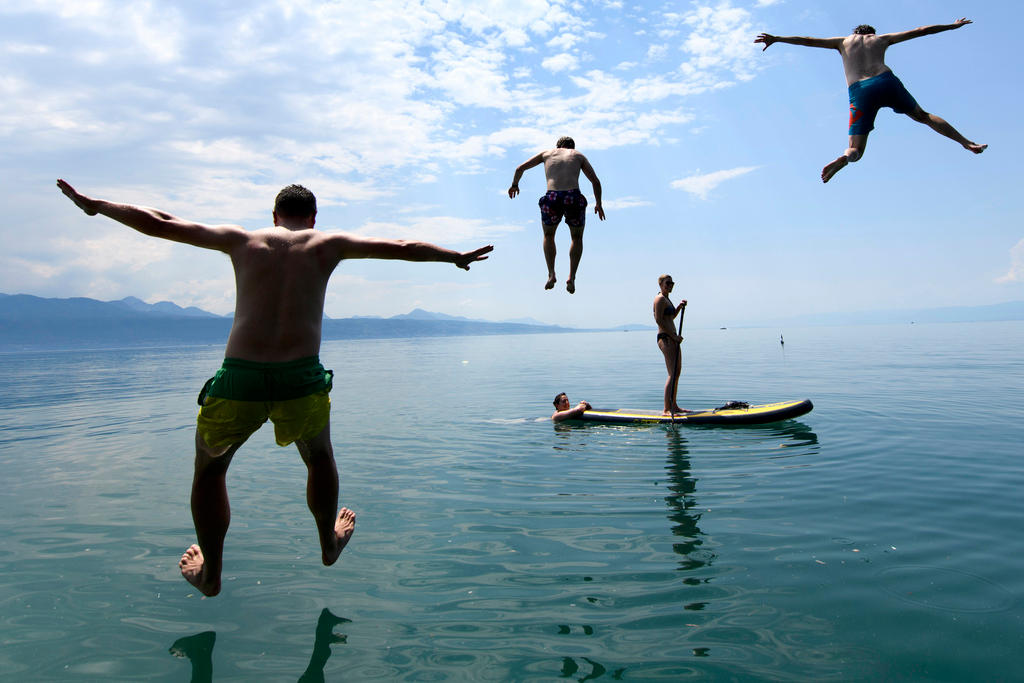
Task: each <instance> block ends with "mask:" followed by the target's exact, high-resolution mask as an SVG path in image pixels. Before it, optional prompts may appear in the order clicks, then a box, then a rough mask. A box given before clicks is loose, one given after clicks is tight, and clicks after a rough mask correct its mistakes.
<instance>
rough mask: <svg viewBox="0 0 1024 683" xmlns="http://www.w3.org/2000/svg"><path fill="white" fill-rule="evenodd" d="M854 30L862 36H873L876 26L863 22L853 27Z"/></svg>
mask: <svg viewBox="0 0 1024 683" xmlns="http://www.w3.org/2000/svg"><path fill="white" fill-rule="evenodd" d="M853 32H854V33H855V34H859V35H862V36H873V35H875V27H874V26H870V25H869V24H861V25H860V26H858V27H857V28H855V29H853Z"/></svg>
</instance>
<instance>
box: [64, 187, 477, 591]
mask: <svg viewBox="0 0 1024 683" xmlns="http://www.w3.org/2000/svg"><path fill="white" fill-rule="evenodd" d="M57 186H58V187H60V189H61V191H62V192H64V194H65V195H67V197H68V198H69V199H71V201H73V202H74V203H75V204H76V205H77V206H78V208H80V209H81V210H82V211H84V212H85V213H86V214H88V215H90V216H94V215H96V214H101V215H103V216H107V217H108V218H112V219H113V220H115V221H118V222H119V223H123V224H124V225H127V226H128V227H130V228H134V229H135V230H138V231H139V232H141V233H143V234H145V235H150V236H153V237H161V238H163V239H168V240H172V241H175V242H184V243H185V244H191V245H193V246H196V247H202V248H204V249H213V250H216V251H221V252H224V253H225V254H227V255H228V256H230V257H231V264H232V266H233V267H234V271H235V288H236V294H235V299H236V301H235V317H234V321H233V323H232V325H231V333H230V335H229V336H228V343H227V348H226V349H225V352H224V355H225V359H224V365H223V367H221V369H220V370H218V371H217V374H216V375H215V376H214V377H213V378H211V379H210V381H208V382H207V383H206V386H204V387H203V390H202V392H201V393H200V397H199V401H200V405H201V406H202V407H201V408H200V411H199V418H198V423H197V427H196V460H195V475H194V477H193V479H192V520H193V522H194V523H195V528H196V537H197V543H196V544H192V545H191V546H190V547H189V548H188V549H187V550H186V551H185V553H184V554H183V555H182V556H181V560H180V561H179V563H178V566H179V568H180V569H181V574H182V576H184V577H185V579H186V580H187V581H188V582H189V583H191V584H192V585H193V586H195V587H196V588H198V589H199V590H200V591H201V592H202V593H203V594H204V595H216V594H217V593H219V592H220V587H221V586H220V584H221V561H222V557H223V553H224V536H225V535H226V534H227V530H228V524H229V522H230V521H231V509H230V506H229V504H228V492H227V486H226V484H225V475H226V474H227V470H228V465H230V464H231V458H232V457H233V456H234V454H235V452H236V451H237V450H238V448H239V447H240V446H241V445H242V444H243V443H245V440H246V439H248V438H249V436H251V435H252V433H253V432H255V431H256V430H257V429H259V428H260V426H261V425H262V424H263V423H265V422H266V421H267V419H270V420H271V421H272V422H273V423H274V434H275V438H276V440H277V443H278V444H279V445H281V446H286V445H288V444H290V443H294V444H295V445H296V447H298V449H299V454H300V455H301V456H302V460H303V462H304V463H305V464H306V468H307V472H308V476H307V483H306V502H307V504H308V505H309V510H310V512H312V513H313V519H314V520H315V521H316V527H317V532H318V534H319V537H320V549H321V554H322V558H323V563H324V564H325V565H332V564H334V562H335V561H337V559H338V556H339V555H341V551H342V550H343V549H344V548H345V545H346V544H347V543H348V541H349V539H350V538H351V536H352V532H353V531H354V530H355V523H356V516H355V513H354V512H352V511H351V510H349V509H348V508H341V510H339V511H337V512H335V511H336V510H338V469H337V466H336V465H335V461H334V450H333V448H332V446H331V434H330V429H331V428H330V406H331V402H330V398H328V392H329V391H330V389H331V377H332V373H331V371H330V370H324V368H323V366H322V365H321V364H320V361H319V353H320V328H321V322H322V320H323V313H324V296H325V295H326V291H327V282H328V280H329V279H330V276H331V273H332V272H333V271H334V269H335V267H336V266H337V265H338V263H339V262H340V261H341V260H342V259H356V258H377V259H400V260H403V261H443V262H446V263H454V264H455V265H456V266H458V267H459V268H463V269H464V270H469V265H470V264H471V263H474V262H476V261H482V260H484V259H486V258H487V256H486V254H487V253H489V252H490V251H491V250H492V249H493V248H494V247H491V246H486V247H481V248H479V249H475V250H473V251H468V252H462V253H459V252H456V251H451V250H449V249H444V248H442V247H438V246H435V245H433V244H428V243H425V242H407V241H403V240H384V239H374V238H368V237H358V236H356V235H349V234H345V233H325V232H320V231H317V230H315V229H314V224H315V222H316V198H315V197H314V196H313V193H312V192H310V191H309V190H307V189H306V188H304V187H302V186H300V185H289V186H288V187H286V188H284V189H283V190H281V192H280V194H278V195H277V200H276V201H275V203H274V213H273V217H274V226H273V227H270V228H263V229H262V230H255V231H247V230H245V229H244V228H242V227H241V226H237V225H203V224H201V223H193V222H190V221H186V220H183V219H181V218H176V217H174V216H172V215H170V214H167V213H164V212H163V211H158V210H156V209H148V208H144V207H139V206H132V205H128V204H114V203H112V202H108V201H104V200H101V199H93V198H90V197H86V196H85V195H83V194H80V193H78V192H76V191H75V189H74V188H73V187H71V185H69V184H68V183H66V182H65V181H63V180H58V181H57Z"/></svg>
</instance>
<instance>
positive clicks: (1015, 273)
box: [996, 239, 1024, 284]
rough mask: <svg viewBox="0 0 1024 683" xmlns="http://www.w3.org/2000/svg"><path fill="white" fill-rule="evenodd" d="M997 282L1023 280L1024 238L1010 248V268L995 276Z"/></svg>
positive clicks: (1006, 282) (1004, 282)
mask: <svg viewBox="0 0 1024 683" xmlns="http://www.w3.org/2000/svg"><path fill="white" fill-rule="evenodd" d="M996 282H998V283H999V284H1011V283H1015V282H1024V239H1022V240H1021V241H1020V242H1017V244H1015V245H1013V247H1012V248H1011V249H1010V270H1008V271H1006V274H1005V275H1002V276H1000V277H998V278H996Z"/></svg>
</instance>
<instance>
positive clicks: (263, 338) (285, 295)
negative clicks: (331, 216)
mask: <svg viewBox="0 0 1024 683" xmlns="http://www.w3.org/2000/svg"><path fill="white" fill-rule="evenodd" d="M247 237H248V239H247V240H246V241H245V242H244V243H242V244H240V245H238V246H237V247H235V248H234V249H232V250H231V251H230V254H229V255H230V256H231V263H232V265H233V266H234V270H235V289H236V301H235V319H234V323H233V324H232V326H231V334H230V336H229V337H228V343H227V348H226V349H225V352H224V355H225V356H227V357H230V358H243V359H245V360H251V361H257V362H283V361H288V360H294V359H296V358H302V357H305V356H314V355H317V354H318V353H319V352H320V329H321V323H322V320H323V310H324V297H325V294H326V291H327V282H328V280H329V279H330V276H331V273H332V272H333V271H334V268H335V267H336V266H337V264H338V259H337V258H336V257H334V256H332V255H330V250H329V249H328V248H327V246H328V239H329V238H328V236H327V235H326V234H325V233H322V232H318V231H316V230H296V231H292V230H288V229H286V228H283V227H274V228H264V229H262V230H256V231H254V232H249V233H247Z"/></svg>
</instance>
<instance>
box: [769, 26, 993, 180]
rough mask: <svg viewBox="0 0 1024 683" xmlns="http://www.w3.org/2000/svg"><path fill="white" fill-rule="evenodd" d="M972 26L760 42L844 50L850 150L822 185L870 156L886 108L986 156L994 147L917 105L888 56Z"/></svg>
mask: <svg viewBox="0 0 1024 683" xmlns="http://www.w3.org/2000/svg"><path fill="white" fill-rule="evenodd" d="M969 23H971V22H970V20H968V19H966V18H964V19H960V20H959V21H954V22H953V23H952V24H935V25H933V26H921V27H919V28H915V29H912V30H910V31H902V32H900V33H884V34H882V35H880V36H879V35H875V29H874V28H872V27H871V26H868V25H867V24H861V25H860V26H858V27H857V28H855V29H853V33H852V34H851V35H848V36H846V37H845V38H802V37H798V36H788V37H783V36H773V35H771V34H770V33H762V34H760V35H759V36H757V38H755V39H754V42H755V43H764V49H765V50H767V49H768V47H769V46H770V45H772V44H773V43H789V44H791V45H803V46H805V47H823V48H829V49H832V50H838V51H839V55H840V56H841V57H842V58H843V68H844V70H845V71H846V84H847V85H848V86H849V89H850V130H849V135H850V145H849V147H848V148H847V150H846V151H845V152H843V154H842V155H841V156H840V157H839V158H837V159H836V160H835V161H832V162H831V163H829V164H828V165H827V166H825V168H823V169H822V171H821V181H822V182H824V183H827V182H828V181H829V179H831V178H832V176H834V175H835V174H836V173H838V172H839V171H840V170H842V169H843V167H845V166H846V165H847V164H849V163H850V162H853V161H857V160H858V159H860V158H861V157H862V156H863V155H864V147H865V146H866V145H867V143H868V133H870V132H871V130H872V129H873V128H874V127H875V115H876V114H877V113H878V110H879V109H880V108H881V107H891V108H892V110H893V111H895V112H896V113H897V114H906V115H907V116H909V117H910V118H912V119H914V120H915V121H917V122H918V123H923V124H925V125H927V126H929V127H930V128H931V129H932V130H934V131H935V132H936V133H939V134H941V135H945V136H946V137H947V138H949V139H950V140H954V141H956V142H958V143H960V145H961V146H963V148H964V149H966V150H969V151H971V152H974V153H975V154H981V153H982V152H984V151H985V148H986V147H988V145H979V144H977V143H975V142H971V141H970V140H968V139H967V138H965V137H964V136H963V135H961V134H960V133H959V132H958V131H957V130H956V128H953V126H951V125H950V124H949V123H948V122H947V121H945V120H944V119H942V118H939V117H938V116H936V115H934V114H929V113H928V112H926V111H925V110H924V109H922V108H921V106H920V105H919V104H918V103H917V102H916V101H915V100H914V98H913V97H912V96H911V95H910V93H909V92H907V89H906V88H905V87H903V83H901V82H900V79H898V78H896V76H895V74H893V72H892V71H891V70H890V69H889V67H888V66H886V65H885V51H886V49H887V48H888V47H889V46H890V45H895V44H896V43H902V42H903V41H905V40H910V39H911V38H920V37H921V36H928V35H931V34H933V33H941V32H942V31H951V30H953V29H955V28H960V27H961V26H966V25H967V24H969Z"/></svg>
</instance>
